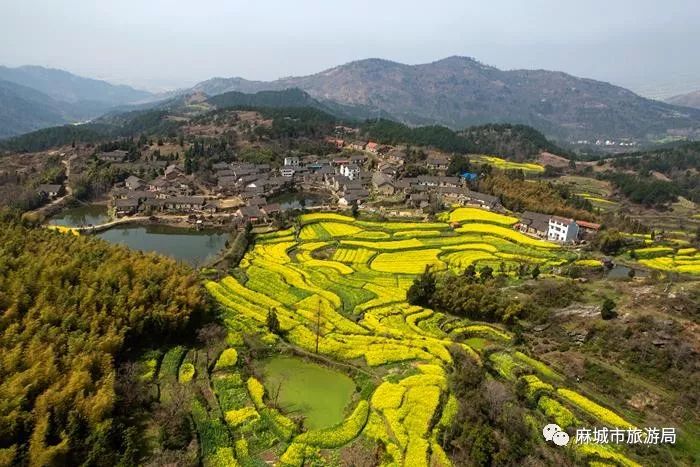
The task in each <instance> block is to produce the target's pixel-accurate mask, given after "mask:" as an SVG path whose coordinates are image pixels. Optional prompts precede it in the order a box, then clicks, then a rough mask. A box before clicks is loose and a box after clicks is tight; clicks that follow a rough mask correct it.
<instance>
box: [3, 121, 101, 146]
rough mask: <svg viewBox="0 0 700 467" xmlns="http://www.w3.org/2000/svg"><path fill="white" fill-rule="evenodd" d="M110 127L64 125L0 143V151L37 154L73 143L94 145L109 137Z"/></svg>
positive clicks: (99, 125)
mask: <svg viewBox="0 0 700 467" xmlns="http://www.w3.org/2000/svg"><path fill="white" fill-rule="evenodd" d="M109 132H110V127H109V126H108V125H102V124H91V123H89V124H86V125H65V126H57V127H52V128H44V129H43V130H37V131H33V132H31V133H27V134H24V135H21V136H16V137H14V138H10V139H7V140H4V141H0V150H5V151H12V152H37V151H44V150H46V149H49V148H53V147H57V146H66V145H69V144H73V143H76V144H77V143H96V142H98V141H101V140H103V139H104V138H106V137H107V136H108V135H109Z"/></svg>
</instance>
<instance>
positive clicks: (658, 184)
mask: <svg viewBox="0 0 700 467" xmlns="http://www.w3.org/2000/svg"><path fill="white" fill-rule="evenodd" d="M604 178H606V179H608V180H610V181H611V182H612V183H613V184H614V185H615V187H616V188H617V189H618V190H620V191H621V192H622V194H624V195H625V196H626V197H627V198H628V199H629V200H630V201H632V202H634V203H637V204H643V205H645V206H649V207H651V206H657V205H663V204H667V203H672V202H674V201H676V200H677V199H678V196H680V195H682V194H686V193H687V192H686V191H685V190H682V189H681V187H680V186H679V185H677V184H676V183H673V182H667V181H665V180H658V179H655V178H651V177H642V176H639V175H631V174H626V173H608V174H606V175H605V176H604ZM697 183H698V182H697V179H696V180H695V185H696V188H697Z"/></svg>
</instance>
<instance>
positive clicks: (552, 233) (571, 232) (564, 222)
mask: <svg viewBox="0 0 700 467" xmlns="http://www.w3.org/2000/svg"><path fill="white" fill-rule="evenodd" d="M577 238H578V224H576V221H575V220H573V219H566V218H564V217H557V216H553V217H551V218H550V219H549V229H548V230H547V239H548V240H551V241H553V242H561V243H569V242H573V241H575V240H576V239H577Z"/></svg>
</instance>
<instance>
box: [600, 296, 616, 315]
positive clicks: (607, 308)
mask: <svg viewBox="0 0 700 467" xmlns="http://www.w3.org/2000/svg"><path fill="white" fill-rule="evenodd" d="M616 306H617V305H616V304H615V302H614V301H613V300H612V299H611V298H605V300H603V305H602V306H601V307H600V316H601V318H603V319H605V320H608V319H613V318H614V317H615V315H616V313H615V307H616Z"/></svg>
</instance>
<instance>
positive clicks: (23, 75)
mask: <svg viewBox="0 0 700 467" xmlns="http://www.w3.org/2000/svg"><path fill="white" fill-rule="evenodd" d="M0 79H2V80H5V81H10V82H13V83H17V84H21V85H23V86H27V87H29V88H32V89H36V90H37V91H40V92H43V93H44V94H46V95H48V96H51V97H52V98H54V99H56V100H59V101H64V102H70V103H79V102H83V103H85V102H93V103H102V104H107V105H108V106H115V105H119V104H126V103H129V102H137V101H140V100H144V99H148V98H150V97H151V96H152V95H151V93H149V92H146V91H140V90H137V89H134V88H132V87H130V86H124V85H114V84H110V83H108V82H106V81H101V80H97V79H91V78H84V77H82V76H77V75H74V74H72V73H69V72H67V71H63V70H56V69H52V68H44V67H40V66H22V67H18V68H8V67H4V66H0Z"/></svg>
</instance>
